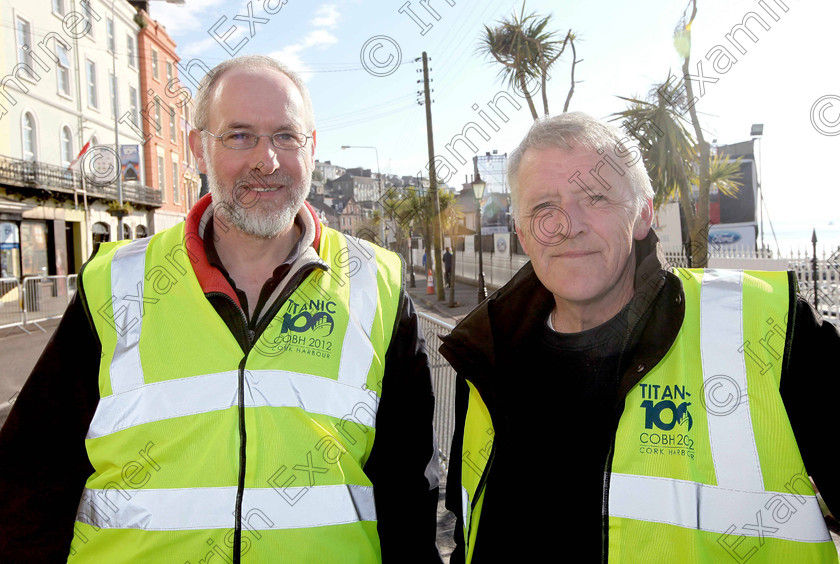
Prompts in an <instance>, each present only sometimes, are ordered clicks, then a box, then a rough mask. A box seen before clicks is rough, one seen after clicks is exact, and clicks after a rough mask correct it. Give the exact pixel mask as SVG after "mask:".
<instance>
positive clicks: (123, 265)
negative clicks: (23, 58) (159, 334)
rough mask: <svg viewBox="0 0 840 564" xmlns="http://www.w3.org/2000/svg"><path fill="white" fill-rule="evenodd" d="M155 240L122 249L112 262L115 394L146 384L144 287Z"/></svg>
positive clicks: (133, 243)
mask: <svg viewBox="0 0 840 564" xmlns="http://www.w3.org/2000/svg"><path fill="white" fill-rule="evenodd" d="M149 241H151V237H145V238H143V239H138V240H136V241H133V242H131V243H129V244H128V245H125V246H123V247H120V248H119V249H117V251H116V252H115V253H114V258H113V259H112V260H111V304H112V307H113V315H114V318H113V319H114V328H115V329H116V331H117V345H116V347H115V349H114V356H113V358H112V359H111V389H112V390H113V392H114V393H115V394H117V393H120V392H125V391H128V390H132V389H134V388H137V387H138V386H142V385H143V366H142V365H141V364H140V349H139V347H138V346H137V345H138V343H139V342H140V331H141V329H142V327H143V308H144V306H145V301H144V299H143V287H144V285H145V284H144V283H145V280H146V279H145V274H146V248H147V247H148V246H149Z"/></svg>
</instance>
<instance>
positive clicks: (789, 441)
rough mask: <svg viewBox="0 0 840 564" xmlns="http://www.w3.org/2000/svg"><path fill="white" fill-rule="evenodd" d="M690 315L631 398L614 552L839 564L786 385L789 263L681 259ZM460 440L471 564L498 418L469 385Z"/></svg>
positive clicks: (616, 558)
mask: <svg viewBox="0 0 840 564" xmlns="http://www.w3.org/2000/svg"><path fill="white" fill-rule="evenodd" d="M676 273H677V274H678V275H679V276H680V277H681V279H682V283H683V288H684V290H685V300H686V304H685V305H686V311H685V319H684V320H683V324H682V327H681V328H680V331H679V334H678V335H677V338H676V340H675V342H674V344H673V346H672V347H671V349H670V350H669V351H668V353H667V354H666V355H665V356H664V357H663V358H662V359H661V360H660V362H659V364H658V365H657V366H656V367H654V368H653V369H652V370H651V371H650V372H649V373H648V374H647V375H645V377H644V378H642V380H641V381H640V382H638V383H637V384H636V385H635V386H634V387H633V388H632V389H631V390H630V391H629V392H628V394H627V396H626V398H625V402H624V410H623V412H622V416H621V418H620V420H619V424H618V428H617V430H616V436H615V441H614V447H613V452H612V453H611V454H612V461H611V466H610V472H609V476H608V479H609V483H608V485H609V493H608V495H609V497H608V500H609V514H608V515H607V516H605V518H606V519H608V522H609V527H608V560H609V561H610V562H729V561H730V560H734V561H735V562H746V561H748V560H749V562H750V563H751V564H760V563H770V562H837V550H836V549H835V546H834V544H833V543H832V541H831V537H830V535H829V532H828V529H827V528H826V526H825V521H824V520H823V517H822V512H821V510H820V507H819V504H818V501H817V499H816V497H815V495H814V491H813V489H812V487H811V483H810V481H809V478H808V474H807V472H806V470H805V468H804V465H803V462H802V457H801V455H800V453H799V449H798V447H797V444H796V440H795V438H794V435H793V430H792V429H791V426H790V421H789V419H788V417H787V413H786V411H785V408H784V404H783V403H782V399H781V396H780V394H779V383H780V380H781V374H782V362H783V359H784V355H785V345H786V335H787V325H788V309H789V299H790V298H789V295H790V294H789V288H788V278H787V273H786V272H755V271H737V270H714V269H708V270H690V269H677V271H676ZM469 389H470V396H469V404H468V409H467V415H466V422H465V429H464V442H463V447H462V469H461V475H462V480H461V482H462V507H463V514H464V539H465V543H466V555H467V562H470V561H471V559H472V555H473V552H474V549H475V542H476V538H477V532H478V525H479V521H480V516H481V508H482V504H483V500H484V495H485V491H486V488H485V486H484V484H485V480H486V476H487V474H488V472H489V471H490V468H491V467H492V452H493V451H492V446H493V425H492V420H491V418H490V414H489V412H488V410H487V407H486V406H485V405H484V402H483V401H482V400H481V397H480V395H479V394H478V392H477V391H476V389H475V387H473V386H472V384H470V386H469Z"/></svg>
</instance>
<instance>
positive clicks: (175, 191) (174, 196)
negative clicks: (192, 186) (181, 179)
mask: <svg viewBox="0 0 840 564" xmlns="http://www.w3.org/2000/svg"><path fill="white" fill-rule="evenodd" d="M172 201H173V202H175V203H176V204H177V203H180V201H181V197H180V195H179V194H178V155H176V154H174V153H173V154H172Z"/></svg>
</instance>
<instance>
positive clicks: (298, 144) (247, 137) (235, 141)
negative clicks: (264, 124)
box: [199, 129, 312, 151]
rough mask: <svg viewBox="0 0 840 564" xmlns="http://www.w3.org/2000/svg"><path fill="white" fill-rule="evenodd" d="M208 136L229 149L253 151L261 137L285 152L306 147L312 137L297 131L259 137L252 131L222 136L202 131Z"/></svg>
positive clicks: (235, 132)
mask: <svg viewBox="0 0 840 564" xmlns="http://www.w3.org/2000/svg"><path fill="white" fill-rule="evenodd" d="M199 131H203V132H204V133H206V134H207V135H212V136H213V137H215V138H217V139H221V141H222V145H224V146H225V147H227V148H228V149H253V148H254V147H256V146H257V143H258V142H259V140H260V137H268V138H269V139H271V144H272V145H274V146H275V147H277V148H278V149H283V150H284V151H294V150H296V149H301V148H303V147H305V146H306V141H307V140H309V139H311V138H312V136H311V135H306V134H304V133H298V132H296V131H279V132H277V133H272V134H271V135H257V134H256V133H251V132H250V131H226V132H224V133H222V134H221V135H216V134H215V133H210V132H209V131H207V130H206V129H200V130H199Z"/></svg>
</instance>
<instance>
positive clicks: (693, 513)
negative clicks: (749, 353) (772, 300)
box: [608, 269, 830, 542]
mask: <svg viewBox="0 0 840 564" xmlns="http://www.w3.org/2000/svg"><path fill="white" fill-rule="evenodd" d="M742 285H743V272H742V271H735V270H715V269H709V270H706V271H705V272H704V274H703V282H702V285H701V291H700V354H701V358H702V370H703V384H704V392H705V393H706V394H707V396H709V397H708V398H707V399H706V402H707V403H706V406H707V408H706V412H707V414H708V425H709V441H710V445H711V453H712V460H713V464H714V468H715V476H716V480H717V484H718V485H717V486H711V485H706V484H700V483H696V482H690V481H686V480H675V479H669V478H659V477H651V476H637V475H630V474H619V473H611V474H610V475H609V478H608V479H609V481H610V491H609V496H610V497H609V515H610V516H611V517H624V518H628V519H636V520H640V521H651V522H656V523H669V524H672V525H677V526H680V527H685V528H689V529H698V530H702V531H711V532H715V533H721V534H724V533H726V534H736V535H740V536H759V537H765V536H766V537H772V538H779V539H787V540H794V541H799V542H825V541H830V536H829V534H828V531H827V529H826V526H825V521H824V520H823V516H822V511H821V510H820V507H819V503H818V502H817V499H816V497H814V496H813V495H798V494H793V493H779V492H768V491H764V480H763V478H762V475H761V466H760V465H759V459H758V449H757V447H756V444H755V435H754V434H753V429H752V419H751V417H750V406H749V397H748V395H747V373H746V364H745V360H744V325H743V288H742ZM718 384H719V385H720V386H721V387H720V389H718V387H716V386H717V385H718ZM736 387H737V390H736ZM716 392H717V393H718V394H719V396H718V397H715V396H714V394H715V393H716ZM736 394H740V395H736ZM731 397H736V398H738V397H739V398H740V401H738V402H737V404H735V405H730V404H732V403H733V402H727V401H725V400H727V399H731ZM714 406H718V407H719V408H715V407H714ZM806 479H807V478H806ZM792 491H793V490H792ZM735 531H737V532H735Z"/></svg>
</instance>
